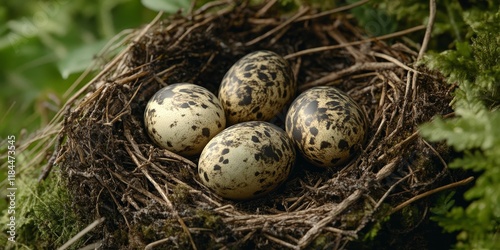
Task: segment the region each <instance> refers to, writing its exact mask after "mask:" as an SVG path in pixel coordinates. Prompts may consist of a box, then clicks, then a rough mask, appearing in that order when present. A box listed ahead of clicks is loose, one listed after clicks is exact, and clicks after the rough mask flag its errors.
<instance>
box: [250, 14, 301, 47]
mask: <svg viewBox="0 0 500 250" xmlns="http://www.w3.org/2000/svg"><path fill="white" fill-rule="evenodd" d="M307 11H309V7H304V8H301V9H300V10H299V11H298V12H297V14H295V15H294V16H293V17H291V18H290V19H288V20H286V21H285V22H283V23H282V24H280V25H278V26H276V27H275V28H274V29H272V30H270V31H268V32H266V33H264V34H263V35H261V36H259V37H256V38H255V39H253V40H251V41H249V42H247V43H245V46H251V45H254V44H256V43H258V42H260V41H262V40H264V39H266V38H267V37H269V36H271V35H272V34H274V33H275V32H277V31H279V30H281V29H282V28H284V27H285V26H287V25H289V24H290V23H292V22H293V21H295V20H297V18H299V17H301V16H302V15H304V13H306V12H307Z"/></svg>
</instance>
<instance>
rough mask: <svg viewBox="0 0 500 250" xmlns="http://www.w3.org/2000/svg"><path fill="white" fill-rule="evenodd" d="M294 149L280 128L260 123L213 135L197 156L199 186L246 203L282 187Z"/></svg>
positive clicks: (248, 124) (256, 122)
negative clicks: (200, 182) (198, 157)
mask: <svg viewBox="0 0 500 250" xmlns="http://www.w3.org/2000/svg"><path fill="white" fill-rule="evenodd" d="M294 162H295V149H294V146H293V144H292V142H291V141H290V138H289V137H288V136H287V135H286V133H285V131H283V130H282V129H281V128H279V127H277V126H275V125H273V124H271V123H268V122H262V121H250V122H243V123H239V124H236V125H233V126H231V127H229V128H227V129H225V130H223V131H222V132H221V133H219V134H218V135H216V136H215V137H214V138H213V139H212V140H210V142H209V143H208V144H207V146H206V147H205V149H203V152H202V153H201V155H200V159H199V163H198V174H199V177H200V179H201V181H202V183H203V184H204V185H205V186H207V187H209V188H210V189H211V190H213V191H214V192H215V193H216V194H218V195H220V196H221V197H223V198H227V199H235V200H246V199H251V198H255V197H259V196H262V195H264V194H267V193H269V192H270V191H272V190H273V189H275V188H276V187H278V186H279V185H280V184H281V183H283V182H284V181H285V180H286V179H287V177H288V175H289V173H290V171H291V169H292V166H293V164H294Z"/></svg>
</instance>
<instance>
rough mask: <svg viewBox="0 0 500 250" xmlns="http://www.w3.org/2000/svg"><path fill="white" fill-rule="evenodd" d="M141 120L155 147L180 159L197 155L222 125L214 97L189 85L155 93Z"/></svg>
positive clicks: (224, 122)
mask: <svg viewBox="0 0 500 250" xmlns="http://www.w3.org/2000/svg"><path fill="white" fill-rule="evenodd" d="M144 121H145V126H146V129H147V131H148V134H149V137H150V138H151V139H152V140H153V141H154V142H155V143H156V144H157V145H159V146H161V147H163V148H165V149H168V150H170V151H172V152H174V153H177V154H180V155H183V156H192V155H196V154H199V153H200V152H201V151H202V150H203V147H204V146H205V145H206V144H207V143H208V141H209V140H210V139H212V138H213V137H214V136H215V135H216V134H218V133H219V132H220V131H222V130H223V129H224V128H225V126H226V118H225V115H224V110H223V109H222V106H221V104H220V102H219V100H218V99H217V97H216V96H215V95H214V94H213V93H211V92H210V91H208V90H207V89H205V88H203V87H201V86H198V85H195V84H190V83H177V84H172V85H169V86H166V87H164V88H162V89H160V90H159V91H158V92H156V93H155V94H154V95H153V97H152V98H151V99H150V100H149V102H148V104H147V106H146V111H145V112H144Z"/></svg>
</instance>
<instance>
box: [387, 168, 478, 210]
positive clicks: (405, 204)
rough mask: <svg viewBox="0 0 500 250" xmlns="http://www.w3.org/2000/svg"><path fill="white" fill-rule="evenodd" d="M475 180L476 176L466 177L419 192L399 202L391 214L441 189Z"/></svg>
mask: <svg viewBox="0 0 500 250" xmlns="http://www.w3.org/2000/svg"><path fill="white" fill-rule="evenodd" d="M473 180H474V177H472V176H471V177H469V178H467V179H464V180H461V181H457V182H453V183H450V184H448V185H445V186H442V187H438V188H435V189H433V190H429V191H427V192H425V193H422V194H419V195H417V196H415V197H413V198H411V199H409V200H407V201H405V202H403V203H401V204H399V205H398V206H396V207H395V208H394V209H392V211H391V214H393V213H395V212H397V211H399V210H401V209H403V208H404V207H406V206H408V205H410V204H411V203H413V202H415V201H418V200H420V199H422V198H425V197H427V196H430V195H433V194H435V193H438V192H441V191H444V190H447V189H452V188H456V187H459V186H463V185H467V184H468V183H470V182H471V181H473Z"/></svg>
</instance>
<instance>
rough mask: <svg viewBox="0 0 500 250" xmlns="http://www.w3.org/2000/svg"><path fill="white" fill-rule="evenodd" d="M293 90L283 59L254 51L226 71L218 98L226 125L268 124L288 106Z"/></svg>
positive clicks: (266, 52)
mask: <svg viewBox="0 0 500 250" xmlns="http://www.w3.org/2000/svg"><path fill="white" fill-rule="evenodd" d="M296 88H297V86H296V82H295V78H294V75H293V72H292V69H291V67H290V65H289V63H288V62H287V61H286V60H285V59H284V58H283V57H281V56H280V55H278V54H276V53H274V52H271V51H255V52H252V53H250V54H248V55H246V56H244V57H242V58H241V59H240V60H238V61H237V62H236V63H235V64H234V65H233V66H232V67H231V68H230V69H229V71H227V73H226V74H225V76H224V78H223V80H222V83H221V85H220V88H219V96H218V97H219V100H220V101H221V104H222V106H223V108H224V110H225V111H226V117H227V120H228V124H236V123H239V122H244V121H268V120H270V119H272V118H273V117H274V116H276V115H277V114H278V113H279V112H280V111H281V110H282V109H283V108H284V107H285V106H286V105H287V104H289V103H290V102H291V100H292V98H293V97H294V96H295V92H296Z"/></svg>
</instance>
